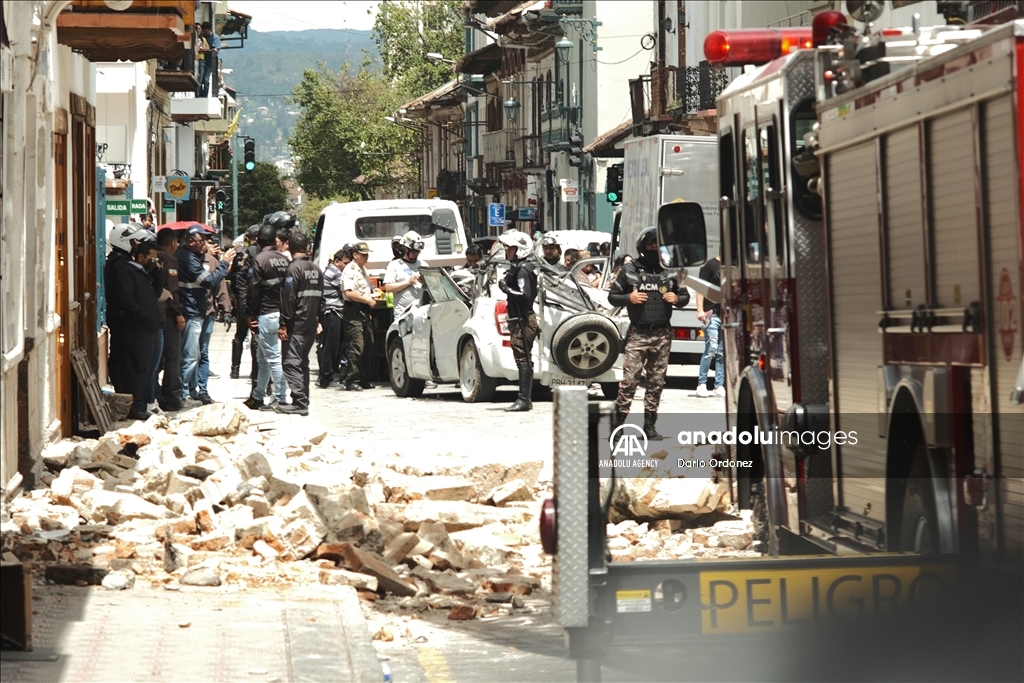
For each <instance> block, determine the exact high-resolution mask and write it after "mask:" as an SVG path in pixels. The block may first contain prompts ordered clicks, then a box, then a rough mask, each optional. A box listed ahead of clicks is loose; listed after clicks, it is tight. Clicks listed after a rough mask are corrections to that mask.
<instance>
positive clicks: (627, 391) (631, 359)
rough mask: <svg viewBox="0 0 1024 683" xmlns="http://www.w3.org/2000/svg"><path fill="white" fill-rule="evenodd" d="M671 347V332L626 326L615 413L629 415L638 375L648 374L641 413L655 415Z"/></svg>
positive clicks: (664, 329) (669, 329) (668, 329)
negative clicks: (644, 372) (641, 372)
mask: <svg viewBox="0 0 1024 683" xmlns="http://www.w3.org/2000/svg"><path fill="white" fill-rule="evenodd" d="M671 347H672V328H670V327H657V328H650V327H643V328H641V327H637V326H636V325H630V326H629V332H627V333H626V353H625V359H624V360H623V364H622V381H621V382H619V396H618V398H617V399H615V409H616V410H618V411H619V412H620V413H624V414H625V413H629V408H630V405H632V403H633V395H634V394H636V385H637V382H638V381H639V380H640V371H641V370H644V371H646V373H647V391H646V392H645V393H644V412H647V413H656V412H658V405H659V404H660V403H661V390H662V389H664V388H665V375H666V373H667V372H668V355H669V352H670V351H671Z"/></svg>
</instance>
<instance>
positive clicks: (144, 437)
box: [117, 420, 153, 448]
mask: <svg viewBox="0 0 1024 683" xmlns="http://www.w3.org/2000/svg"><path fill="white" fill-rule="evenodd" d="M117 437H118V441H119V442H120V444H121V446H122V447H124V446H127V445H128V444H135V446H137V447H139V448H141V447H143V446H148V445H149V444H150V442H152V441H153V433H152V431H151V429H150V428H149V426H148V424H147V423H146V422H142V421H141V420H136V421H135V422H133V423H132V424H131V425H130V426H128V427H125V428H124V429H119V430H117Z"/></svg>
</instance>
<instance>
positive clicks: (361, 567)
mask: <svg viewBox="0 0 1024 683" xmlns="http://www.w3.org/2000/svg"><path fill="white" fill-rule="evenodd" d="M341 546H342V547H341V552H342V555H343V556H344V558H345V564H346V565H347V566H348V568H349V569H351V570H352V571H355V572H359V573H361V574H369V575H370V576H373V577H375V578H376V579H377V583H378V586H379V588H381V589H382V590H384V591H386V592H388V593H394V594H395V595H397V596H399V597H404V596H413V595H416V587H415V586H413V585H412V584H410V583H409V582H407V581H405V580H404V579H402V577H400V576H399V575H398V573H397V572H395V570H394V569H392V568H391V567H389V566H388V565H387V564H385V563H384V562H382V561H381V560H378V559H377V558H375V557H373V556H372V555H370V554H369V553H366V552H364V551H362V550H360V549H359V548H356V547H355V546H353V545H351V544H347V543H343V544H341Z"/></svg>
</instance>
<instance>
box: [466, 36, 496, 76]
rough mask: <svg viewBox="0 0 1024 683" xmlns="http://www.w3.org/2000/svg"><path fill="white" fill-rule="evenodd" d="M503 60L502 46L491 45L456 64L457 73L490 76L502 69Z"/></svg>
mask: <svg viewBox="0 0 1024 683" xmlns="http://www.w3.org/2000/svg"><path fill="white" fill-rule="evenodd" d="M501 58H502V49H501V46H500V45H498V44H497V43H489V44H487V45H484V46H483V47H482V48H480V49H479V50H473V51H472V52H470V53H469V54H467V55H465V56H464V57H462V59H460V60H459V61H458V62H456V64H455V71H456V72H458V73H462V74H483V75H484V76H488V75H490V74H492V73H494V72H495V71H498V70H499V69H500V68H501Z"/></svg>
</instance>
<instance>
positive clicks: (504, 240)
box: [498, 229, 533, 258]
mask: <svg viewBox="0 0 1024 683" xmlns="http://www.w3.org/2000/svg"><path fill="white" fill-rule="evenodd" d="M498 241H499V242H501V244H502V246H505V247H518V250H517V251H516V256H517V257H518V258H523V257H525V256H526V255H527V254H528V253H529V251H530V250H531V249H533V240H531V239H530V236H529V235H527V234H526V233H525V232H520V231H519V230H514V229H513V230H509V231H508V232H506V233H505V234H503V235H501V236H500V237H498Z"/></svg>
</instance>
